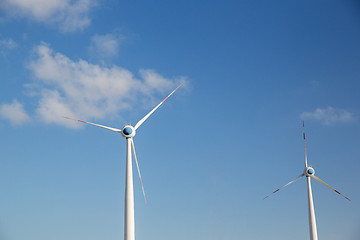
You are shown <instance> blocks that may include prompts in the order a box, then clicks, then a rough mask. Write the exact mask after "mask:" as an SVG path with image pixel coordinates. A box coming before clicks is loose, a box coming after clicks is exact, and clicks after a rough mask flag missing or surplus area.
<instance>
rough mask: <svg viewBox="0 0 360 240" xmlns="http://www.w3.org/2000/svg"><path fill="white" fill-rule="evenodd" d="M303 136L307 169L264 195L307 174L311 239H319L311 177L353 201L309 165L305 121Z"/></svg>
mask: <svg viewBox="0 0 360 240" xmlns="http://www.w3.org/2000/svg"><path fill="white" fill-rule="evenodd" d="M303 136H304V155H305V169H304V172H303V173H302V174H301V175H300V176H298V177H297V178H295V179H294V180H292V181H291V182H289V183H287V184H285V185H284V186H282V187H281V188H278V189H276V190H275V191H274V192H272V193H271V194H269V195H268V196H266V197H264V199H265V198H268V197H269V196H270V195H272V194H274V193H276V192H278V191H279V190H280V189H282V188H284V187H286V186H287V185H289V184H291V183H293V182H295V181H297V180H299V179H300V178H302V177H303V176H306V180H307V192H308V205H309V228H310V229H309V230H310V240H318V235H317V228H316V219H315V209H314V201H313V196H312V190H311V182H310V178H313V179H315V180H316V181H318V182H320V183H322V184H324V185H325V186H327V187H329V188H330V189H332V190H333V191H335V192H336V193H337V194H340V195H341V196H343V197H344V198H346V199H347V200H349V201H351V200H350V199H349V198H347V197H345V196H344V195H342V194H341V193H340V192H338V191H337V190H335V189H334V188H332V187H330V186H329V185H328V184H327V183H325V182H324V181H322V180H321V179H320V178H318V177H316V176H315V170H314V168H312V167H311V166H309V165H308V163H307V156H306V144H305V127H304V122H303Z"/></svg>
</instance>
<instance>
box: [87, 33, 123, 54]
mask: <svg viewBox="0 0 360 240" xmlns="http://www.w3.org/2000/svg"><path fill="white" fill-rule="evenodd" d="M120 40H121V36H120V35H118V34H106V35H95V36H93V37H92V38H91V45H90V52H91V53H92V54H95V55H97V56H99V57H100V58H111V57H115V56H117V54H118V52H119V44H120Z"/></svg>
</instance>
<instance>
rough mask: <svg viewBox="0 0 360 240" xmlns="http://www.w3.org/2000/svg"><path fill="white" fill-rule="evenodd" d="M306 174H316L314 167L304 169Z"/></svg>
mask: <svg viewBox="0 0 360 240" xmlns="http://www.w3.org/2000/svg"><path fill="white" fill-rule="evenodd" d="M304 174H305V175H306V176H308V177H310V176H312V175H314V174H315V170H314V169H313V168H312V167H307V168H306V169H305V171H304Z"/></svg>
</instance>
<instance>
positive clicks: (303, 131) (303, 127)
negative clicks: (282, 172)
mask: <svg viewBox="0 0 360 240" xmlns="http://www.w3.org/2000/svg"><path fill="white" fill-rule="evenodd" d="M303 136H304V156H305V168H307V166H308V164H307V155H306V143H305V124H304V121H303Z"/></svg>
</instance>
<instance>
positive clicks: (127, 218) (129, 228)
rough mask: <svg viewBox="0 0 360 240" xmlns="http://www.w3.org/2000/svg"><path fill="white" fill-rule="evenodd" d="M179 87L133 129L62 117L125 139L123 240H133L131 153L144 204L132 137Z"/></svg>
mask: <svg viewBox="0 0 360 240" xmlns="http://www.w3.org/2000/svg"><path fill="white" fill-rule="evenodd" d="M180 86H181V85H179V86H178V87H177V88H176V89H175V90H174V91H172V92H171V93H170V94H169V95H168V96H167V97H166V98H165V99H164V100H162V101H161V102H160V103H159V104H158V105H157V106H156V107H155V108H154V109H152V110H151V111H150V112H149V113H148V114H146V116H145V117H143V118H142V119H141V120H140V121H139V122H138V123H136V125H135V126H134V127H133V126H131V125H126V126H124V127H123V128H122V129H117V128H112V127H107V126H103V125H100V124H96V123H91V122H85V121H82V120H77V119H73V118H69V117H64V118H66V119H70V120H74V121H78V122H81V123H86V124H90V125H93V126H97V127H101V128H105V129H108V130H111V131H114V132H117V133H121V135H122V136H123V137H124V138H126V179H125V210H124V239H125V240H135V217H134V184H133V171H132V156H131V153H133V154H134V159H135V163H136V167H137V171H138V174H139V178H140V183H141V188H142V192H143V195H144V199H145V203H146V197H145V191H144V186H143V183H142V179H141V174H140V169H139V164H138V162H137V158H136V152H135V145H134V140H133V137H134V136H135V134H136V129H138V128H139V127H140V125H141V124H143V123H144V122H145V120H146V119H147V118H148V117H150V115H151V114H153V112H155V110H156V109H157V108H158V107H160V106H161V104H163V102H165V100H166V99H168V97H170V96H171V95H172V94H173V93H174V92H175V91H176V90H177V89H178V88H179V87H180Z"/></svg>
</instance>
